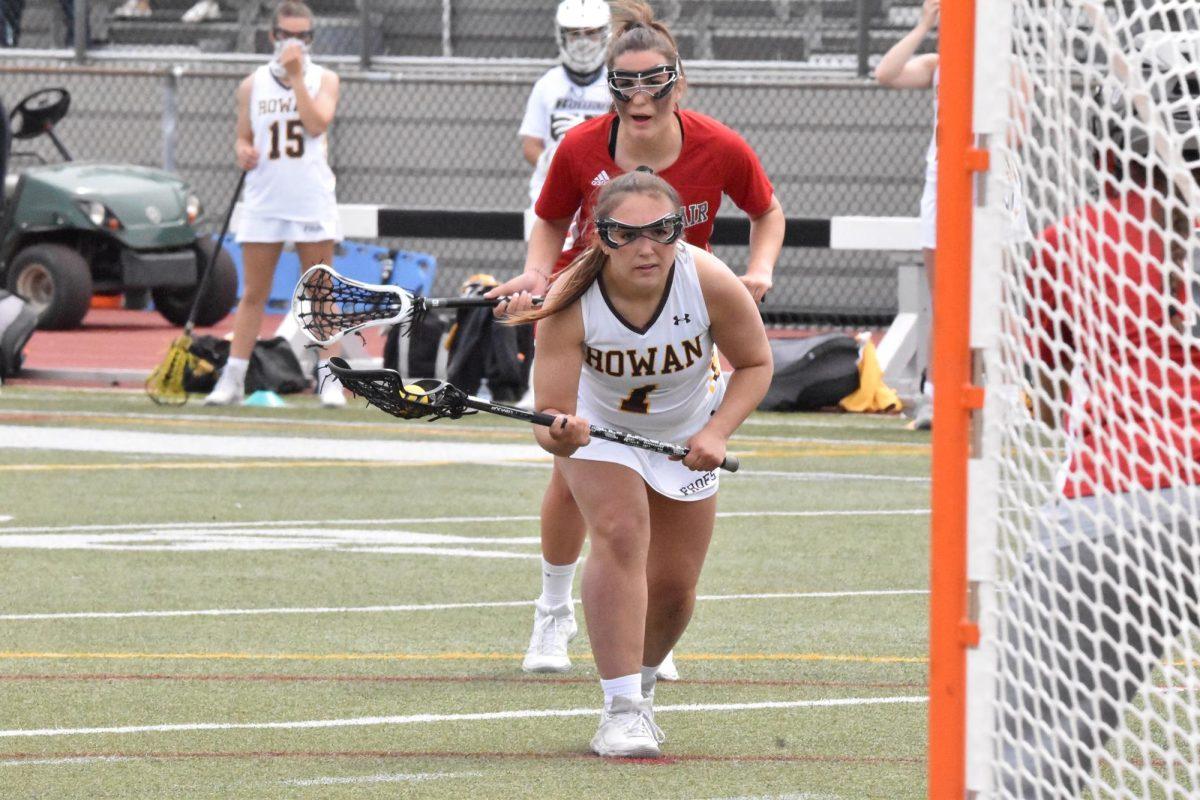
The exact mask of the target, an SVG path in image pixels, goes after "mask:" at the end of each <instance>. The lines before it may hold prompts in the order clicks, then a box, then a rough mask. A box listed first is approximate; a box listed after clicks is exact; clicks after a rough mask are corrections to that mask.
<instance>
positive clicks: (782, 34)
mask: <svg viewBox="0 0 1200 800" xmlns="http://www.w3.org/2000/svg"><path fill="white" fill-rule="evenodd" d="M192 1H193V0H151V4H152V7H153V13H152V15H151V16H149V17H145V18H140V19H131V20H126V19H115V18H112V17H111V16H110V11H111V8H114V7H116V5H118V1H117V0H108V2H107V3H105V2H102V0H94V2H95V5H96V7H95V8H93V11H92V15H91V17H92V35H93V38H94V39H96V40H98V42H99V44H100V45H101V46H103V45H104V44H108V45H109V46H111V47H113V48H118V47H120V48H128V47H134V48H169V49H178V50H182V51H203V52H230V51H234V52H264V51H266V50H267V49H268V42H267V29H268V27H269V7H270V4H269V3H263V2H260V0H248V1H246V2H241V1H235V0H222V7H221V12H222V13H221V18H220V19H219V20H215V21H212V22H205V23H201V24H197V25H186V24H183V23H181V22H180V21H179V18H180V16H181V15H182V14H183V12H184V11H185V10H186V9H187V8H188V7H189V6H190V5H191V2H192ZM309 4H310V5H311V6H312V8H313V11H314V12H315V14H316V17H317V20H316V23H317V25H316V27H317V30H318V34H317V39H316V42H315V44H314V52H315V53H316V54H323V55H329V54H343V55H359V54H360V53H361V52H362V41H361V37H362V30H363V21H362V19H361V16H360V11H359V8H360V0H310V3H309ZM653 5H654V6H655V7H656V8H657V10H658V12H659V14H660V15H661V17H662V18H663V19H664V20H665V21H666V22H667V23H668V24H669V25H670V26H671V28H672V30H673V31H675V33H676V36H677V38H678V40H679V45H680V52H681V54H682V56H683V57H684V58H685V59H718V60H749V61H757V60H787V61H810V60H827V59H831V58H838V57H851V56H853V55H854V54H856V53H857V51H858V0H656V2H654V3H653ZM451 8H452V18H451V37H450V47H451V52H452V54H453V55H455V56H460V57H492V58H509V57H511V58H553V57H554V55H555V48H554V39H553V28H552V21H551V20H552V15H551V13H550V12H551V10H552V9H553V8H554V2H553V0H546V2H530V0H455V2H454V3H453V4H452V6H451ZM866 11H867V26H868V40H869V52H870V54H871V55H879V54H882V53H883V52H885V51H886V50H887V48H889V47H890V46H891V45H892V44H894V43H895V42H896V41H897V40H898V39H899V38H900V37H902V36H903V35H904V34H905V33H907V32H908V31H909V30H910V29H911V27H912V25H913V24H914V23H915V22H916V19H917V17H918V15H919V13H920V0H866ZM56 14H57V6H56V4H55V3H54V0H30V2H29V7H28V10H27V11H26V33H25V37H24V41H23V44H26V45H27V46H34V47H45V46H51V45H52V44H54V43H55V41H54V37H55V35H56V33H57V35H58V36H59V38H61V28H62V25H61V21H58V20H55V19H53V17H54V16H55V15H56ZM442 14H443V4H442V2H441V0H372V2H371V4H370V12H369V18H368V20H367V23H368V24H367V30H368V31H369V35H370V36H371V41H370V47H369V49H370V52H371V53H372V55H374V56H436V55H441V54H442V53H443V48H444V43H443V35H442ZM55 23H57V24H55Z"/></svg>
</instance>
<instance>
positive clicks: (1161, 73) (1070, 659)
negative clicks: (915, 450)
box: [946, 0, 1200, 800]
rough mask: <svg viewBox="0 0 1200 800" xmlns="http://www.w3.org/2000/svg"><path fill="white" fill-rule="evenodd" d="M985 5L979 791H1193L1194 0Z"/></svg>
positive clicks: (1041, 0)
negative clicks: (986, 163)
mask: <svg viewBox="0 0 1200 800" xmlns="http://www.w3.org/2000/svg"><path fill="white" fill-rule="evenodd" d="M946 1H947V2H949V0H946ZM976 8H977V9H978V10H979V14H980V19H979V23H978V25H977V29H978V31H979V35H978V37H977V42H976V50H975V54H976V55H975V58H976V95H975V115H976V123H977V124H976V130H977V131H980V132H981V134H982V135H983V136H984V138H983V139H981V142H982V144H983V146H986V147H987V148H988V149H989V150H990V155H991V159H990V172H989V173H988V176H987V179H986V183H984V184H981V187H980V189H981V190H980V191H979V192H978V193H977V201H976V202H977V204H976V209H975V212H974V219H975V225H974V230H975V237H974V246H973V251H974V252H973V256H972V275H973V278H972V280H973V286H972V294H973V298H972V347H973V349H974V352H975V364H976V366H975V369H976V372H977V379H978V380H979V382H980V383H981V384H982V385H983V386H984V387H985V388H986V391H987V395H986V397H987V399H986V404H985V407H984V410H983V412H982V414H981V415H980V417H979V418H978V419H977V420H976V425H975V447H974V451H973V456H972V461H971V464H970V471H969V477H970V510H969V518H970V522H969V534H968V541H969V568H968V572H969V579H970V581H971V583H970V586H971V601H972V604H973V606H972V611H973V613H974V615H975V618H976V619H977V620H978V621H979V624H980V628H981V631H982V638H981V644H980V646H979V647H978V648H975V649H974V650H972V651H971V652H970V654H969V655H968V679H967V688H968V695H967V696H968V701H967V702H968V735H967V752H968V765H967V787H968V796H974V797H979V798H1004V799H1005V800H1007V799H1008V798H1022V799H1023V800H1024V799H1026V798H1074V797H1088V798H1092V797H1099V798H1180V800H1182V799H1183V798H1192V799H1194V798H1200V636H1198V635H1197V620H1198V618H1200V605H1198V603H1197V592H1198V590H1200V489H1198V488H1197V484H1200V344H1198V341H1200V340H1198V339H1197V336H1196V324H1197V320H1196V317H1197V315H1196V308H1197V297H1198V296H1200V285H1198V282H1197V278H1196V267H1195V262H1194V259H1195V258H1196V255H1197V252H1198V248H1197V240H1196V235H1195V234H1196V227H1195V226H1196V223H1197V220H1198V219H1200V187H1198V186H1197V183H1196V181H1197V180H1200V117H1198V113H1200V0H1184V1H1181V2H1180V1H1172V0H1124V1H1123V2H1112V1H1111V0H1110V2H1107V3H1103V2H1100V0H1096V2H1086V1H1085V0H1001V2H995V3H992V2H982V1H981V2H978V3H977V4H976ZM972 792H974V794H971V793H972Z"/></svg>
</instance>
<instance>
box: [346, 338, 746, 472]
mask: <svg viewBox="0 0 1200 800" xmlns="http://www.w3.org/2000/svg"><path fill="white" fill-rule="evenodd" d="M329 369H330V370H331V371H332V372H333V374H334V375H336V376H337V377H338V380H340V381H341V382H342V386H344V387H346V388H347V389H349V390H350V391H351V392H353V393H354V394H356V395H358V396H359V397H361V398H363V399H364V400H366V401H367V402H368V403H370V404H371V405H373V406H375V407H376V408H378V409H380V410H382V411H386V412H387V413H389V414H391V415H392V416H394V417H400V418H401V419H421V418H430V419H441V418H449V419H458V418H459V417H462V416H463V415H465V414H473V413H475V412H476V411H484V412H487V413H488V414H495V415H497V416H501V417H508V418H509V419H515V420H519V421H521V422H530V423H533V424H534V425H541V426H542V427H545V428H549V427H550V426H551V425H553V424H554V421H555V420H556V419H557V417H553V416H551V415H549V414H544V413H542V412H540V411H529V410H527V409H524V408H517V407H515V406H506V405H503V404H501V403H492V402H489V401H487V400H481V399H479V398H478V397H471V396H470V395H468V394H467V393H466V392H464V391H463V390H461V389H459V388H458V387H456V386H453V385H452V384H449V383H444V382H441V381H427V382H425V383H429V384H431V386H430V388H429V389H428V390H426V389H425V388H424V387H421V388H422V392H424V393H423V394H419V395H418V394H414V393H411V392H409V391H408V390H406V389H405V386H404V380H403V379H402V378H401V377H400V373H398V372H396V371H395V370H394V369H351V368H350V365H349V363H347V362H346V360H345V359H343V358H337V357H334V358H331V359H329ZM415 383H417V384H418V385H419V384H421V383H423V381H420V380H418V381H415ZM588 434H589V435H591V436H595V437H596V438H597V439H606V440H608V441H610V442H616V443H617V444H623V445H626V446H628V447H637V448H640V449H642V450H650V451H652V452H655V453H662V454H664V455H668V456H678V457H680V458H682V457H683V456H686V455H687V454H688V452H689V451H688V449H687V448H686V447H683V446H681V445H677V444H671V443H670V442H660V441H658V440H657V439H649V438H647V437H645V436H638V435H637V434H636V433H627V432H625V431H619V430H614V429H613V428H603V427H600V426H599V425H591V426H589V427H588ZM739 466H740V463H739V462H738V458H737V456H735V455H727V456H725V460H724V461H722V462H721V464H720V467H721V469H723V470H725V471H727V472H737V471H738V467H739Z"/></svg>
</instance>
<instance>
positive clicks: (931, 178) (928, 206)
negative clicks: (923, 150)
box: [921, 163, 937, 250]
mask: <svg viewBox="0 0 1200 800" xmlns="http://www.w3.org/2000/svg"><path fill="white" fill-rule="evenodd" d="M921 247H924V248H925V249H927V250H935V249H937V164H936V163H933V164H929V163H926V165H925V190H924V191H923V192H921Z"/></svg>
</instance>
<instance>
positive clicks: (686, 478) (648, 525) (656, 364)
mask: <svg viewBox="0 0 1200 800" xmlns="http://www.w3.org/2000/svg"><path fill="white" fill-rule="evenodd" d="M679 207H680V199H679V195H678V193H676V192H675V190H674V189H672V188H671V186H670V185H669V184H668V183H667V182H666V181H664V180H663V179H662V178H659V177H658V176H656V175H652V174H649V173H645V172H637V171H635V172H630V173H627V174H625V175H622V176H620V177H618V178H616V179H614V180H612V181H610V182H609V183H608V184H606V185H605V186H604V188H603V189H602V190H601V191H600V194H599V197H598V198H597V203H596V211H595V221H596V231H597V233H596V237H597V240H595V241H593V242H592V243H591V244H590V246H589V247H588V248H587V249H585V250H584V251H583V252H582V253H581V254H580V255H579V256H578V257H577V258H576V259H575V261H574V262H573V263H572V264H571V266H569V267H567V268H566V269H565V270H563V271H562V273H560V275H559V276H558V277H557V278H556V280H555V281H554V283H552V284H551V289H550V292H549V296H548V297H547V300H546V302H545V304H544V305H543V306H542V308H540V309H537V310H534V311H530V312H527V313H524V314H516V315H514V317H513V318H512V321H513V322H516V323H520V322H531V321H534V320H540V322H539V323H538V327H537V344H538V348H539V350H538V369H537V372H536V374H535V377H534V384H535V393H536V405H537V408H538V409H539V410H541V411H543V412H545V413H547V414H551V415H555V416H557V419H556V421H555V424H554V425H552V426H551V427H549V428H537V429H535V435H536V436H537V440H538V443H539V444H540V445H541V446H542V447H543V448H545V449H546V450H547V451H549V452H550V453H553V454H554V455H555V456H556V459H555V461H556V466H557V467H558V468H559V469H561V470H562V474H563V476H564V477H565V479H566V482H567V485H568V487H569V488H570V491H571V494H572V495H573V497H574V498H575V501H576V503H577V504H578V506H579V509H580V511H581V512H582V514H583V517H584V519H585V520H586V522H587V528H588V533H589V535H590V536H591V539H592V543H591V552H590V554H589V556H588V559H587V566H586V568H585V569H584V575H583V590H582V597H583V610H584V613H585V614H586V615H587V623H588V636H589V638H590V639H591V644H592V653H593V655H594V657H595V660H596V667H597V669H598V670H599V672H600V677H601V680H600V686H601V688H602V690H603V692H604V711H603V713H602V714H601V717H600V727H599V729H598V730H597V732H596V735H595V737H594V738H593V739H592V744H591V746H592V750H593V751H595V752H596V753H598V754H599V755H602V756H613V757H654V756H658V755H659V744H660V742H662V741H663V738H664V737H663V735H662V731H661V730H659V728H658V726H657V725H655V723H654V713H653V699H654V688H655V669H656V667H655V666H647V665H657V664H659V663H660V662H661V661H662V659H663V657H664V656H665V655H666V654H667V652H668V651H669V650H670V649H671V648H672V647H673V646H674V645H675V642H676V641H677V640H678V639H679V637H680V635H681V634H682V633H683V631H684V629H685V628H686V627H687V624H688V621H689V620H690V619H691V615H692V609H693V607H694V605H695V600H696V582H697V580H698V579H699V577H700V569H701V567H702V566H703V564H704V558H705V555H706V553H707V551H708V543H709V540H710V539H711V538H712V531H713V523H714V521H715V518H716V508H717V502H716V501H717V498H716V494H717V484H718V478H717V472H716V469H717V466H718V465H719V464H720V463H721V461H722V460H723V459H724V458H725V448H726V442H727V441H728V439H729V437H730V435H732V434H733V432H734V431H735V430H736V429H737V428H738V426H739V425H741V423H742V422H743V421H744V420H745V419H746V417H747V416H749V414H750V412H752V411H753V410H754V408H755V406H757V405H758V402H759V401H760V400H761V399H762V397H763V395H764V394H765V393H766V391H767V387H768V385H769V384H770V381H771V350H770V347H769V346H768V345H767V336H766V332H765V331H764V330H763V326H762V320H761V318H760V317H759V313H758V308H757V306H756V304H755V302H754V298H753V297H751V296H750V293H749V292H747V291H746V289H745V287H744V286H743V285H742V284H741V282H740V281H739V280H738V278H737V277H736V276H735V275H734V274H733V272H732V271H730V270H729V268H728V267H726V266H725V265H724V264H723V263H721V261H719V260H718V259H717V258H716V257H715V256H713V255H712V254H711V253H708V252H706V251H704V250H700V249H699V248H696V247H692V246H691V245H688V244H686V243H684V242H682V241H680V237H681V236H682V234H683V220H682V218H681V217H680V215H679ZM714 345H717V346H719V347H720V349H721V353H722V354H723V355H724V356H725V358H726V359H727V360H728V361H729V363H730V364H731V365H732V367H733V374H732V377H731V378H730V380H729V383H728V386H725V385H724V384H723V381H722V377H721V373H720V370H719V368H718V367H717V365H716V364H715V358H716V352H715V350H714ZM591 420H594V421H596V422H597V423H600V424H602V425H605V426H609V427H614V428H622V429H625V430H628V431H633V432H636V433H645V434H648V435H651V436H655V437H662V438H666V439H671V440H674V441H677V442H684V443H686V444H687V446H688V447H689V448H690V452H689V453H688V455H687V456H686V457H685V458H683V459H682V460H678V459H672V458H668V457H667V456H664V455H660V454H658V453H650V452H646V451H640V450H633V449H630V448H627V447H623V446H621V445H616V444H613V443H610V442H605V441H601V440H597V441H589V437H588V433H587V430H588V424H589V421H591Z"/></svg>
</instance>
